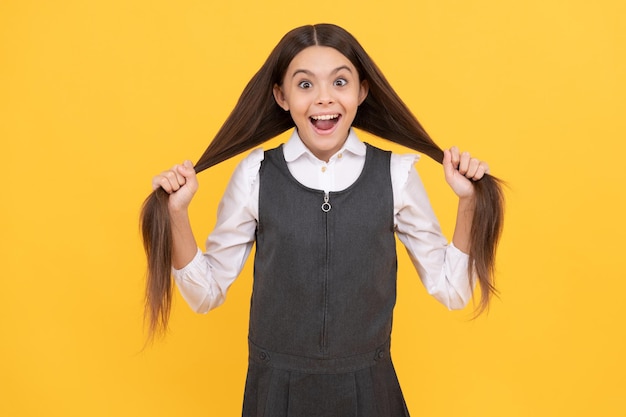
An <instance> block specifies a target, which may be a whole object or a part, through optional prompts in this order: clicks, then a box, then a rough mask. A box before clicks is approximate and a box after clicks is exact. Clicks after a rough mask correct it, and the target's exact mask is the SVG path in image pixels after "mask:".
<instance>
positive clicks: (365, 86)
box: [359, 80, 370, 105]
mask: <svg viewBox="0 0 626 417" xmlns="http://www.w3.org/2000/svg"><path fill="white" fill-rule="evenodd" d="M369 91H370V85H369V83H368V82H367V80H363V81H361V88H360V89H359V105H361V103H363V102H364V101H365V99H366V98H367V94H368V93H369Z"/></svg>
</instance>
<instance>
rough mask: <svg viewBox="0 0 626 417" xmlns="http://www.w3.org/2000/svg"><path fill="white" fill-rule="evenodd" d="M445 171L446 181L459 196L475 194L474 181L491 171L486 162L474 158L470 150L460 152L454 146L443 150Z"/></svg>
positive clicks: (465, 196) (464, 196)
mask: <svg viewBox="0 0 626 417" xmlns="http://www.w3.org/2000/svg"><path fill="white" fill-rule="evenodd" d="M443 171H444V174H445V176H446V182H447V183H448V185H450V187H451V188H452V190H453V191H454V193H455V194H456V195H457V196H458V197H459V198H467V197H473V196H474V185H473V184H472V181H478V180H479V179H481V178H482V177H483V176H484V175H485V174H488V173H489V166H488V165H487V163H486V162H483V161H480V160H478V159H476V158H472V157H471V155H470V154H469V152H462V153H461V152H459V148H457V147H456V146H453V147H452V148H450V149H446V150H444V151H443Z"/></svg>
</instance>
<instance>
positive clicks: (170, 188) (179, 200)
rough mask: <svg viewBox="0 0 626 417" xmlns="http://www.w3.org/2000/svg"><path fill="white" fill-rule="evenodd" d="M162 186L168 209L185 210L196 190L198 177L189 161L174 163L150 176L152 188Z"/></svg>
mask: <svg viewBox="0 0 626 417" xmlns="http://www.w3.org/2000/svg"><path fill="white" fill-rule="evenodd" d="M159 187H161V188H163V189H164V190H165V191H166V192H167V193H168V194H169V195H170V198H169V202H168V205H169V208H170V210H175V211H178V210H187V207H189V203H191V199H192V198H193V196H194V195H195V194H196V191H197V190H198V179H197V178H196V171H195V170H194V169H193V163H192V162H191V161H185V162H183V163H182V164H181V165H174V166H173V167H172V169H170V170H167V171H163V172H162V173H160V174H159V175H157V176H155V177H154V178H152V189H153V190H156V189H158V188H159Z"/></svg>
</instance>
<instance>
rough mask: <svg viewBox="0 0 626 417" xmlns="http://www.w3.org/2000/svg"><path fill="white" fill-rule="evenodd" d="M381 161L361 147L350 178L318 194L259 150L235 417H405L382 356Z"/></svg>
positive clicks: (387, 184)
mask: <svg viewBox="0 0 626 417" xmlns="http://www.w3.org/2000/svg"><path fill="white" fill-rule="evenodd" d="M389 163H390V153H389V152H386V151H382V150H380V149H377V148H375V147H372V146H370V145H367V153H366V160H365V165H364V167H363V171H362V173H361V175H360V176H359V178H358V179H357V181H355V183H354V184H352V185H351V186H350V187H349V188H347V189H345V190H343V191H340V192H331V193H329V195H328V196H325V193H324V192H323V191H320V190H314V189H310V188H307V187H305V186H303V185H302V184H300V183H299V182H298V181H297V180H296V179H295V178H294V177H293V176H292V175H291V173H290V172H289V170H288V168H287V163H286V162H285V159H284V156H283V150H282V146H281V147H279V148H276V149H273V150H270V151H267V152H265V158H264V161H263V162H262V164H261V169H260V184H259V186H260V188H259V221H258V227H257V236H256V245H257V248H256V256H255V263H254V284H253V293H252V300H251V308H250V329H249V352H250V355H249V365H248V375H247V379H246V388H245V393H244V404H243V416H244V417H313V416H315V417H400V416H408V415H409V413H408V411H407V408H406V405H405V402H404V398H403V396H402V392H401V390H400V386H399V384H398V379H397V377H396V373H395V371H394V368H393V364H392V362H391V357H390V352H389V347H390V335H391V322H392V314H393V307H394V305H395V301H396V275H397V259H396V248H395V239H394V231H393V228H394V224H393V192H392V187H391V174H390V165H389ZM325 197H327V203H326V204H324V203H325ZM323 205H324V206H323ZM322 206H323V207H322Z"/></svg>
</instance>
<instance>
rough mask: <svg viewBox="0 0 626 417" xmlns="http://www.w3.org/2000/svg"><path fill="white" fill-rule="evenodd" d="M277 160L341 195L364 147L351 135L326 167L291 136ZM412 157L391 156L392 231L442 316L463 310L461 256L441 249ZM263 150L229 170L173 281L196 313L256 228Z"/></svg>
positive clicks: (240, 259)
mask: <svg viewBox="0 0 626 417" xmlns="http://www.w3.org/2000/svg"><path fill="white" fill-rule="evenodd" d="M283 152H284V155H285V160H286V161H287V166H288V168H289V171H290V172H291V174H292V175H293V176H294V177H295V178H296V179H297V180H298V181H299V182H300V183H302V184H303V185H305V186H307V187H309V188H314V189H319V190H324V191H327V192H331V191H341V190H344V189H346V188H347V187H349V186H350V185H351V184H352V183H353V182H354V181H356V179H357V178H358V176H359V175H360V173H361V171H362V169H363V166H364V164H365V153H366V146H365V144H364V143H363V142H361V141H360V140H359V139H358V138H357V136H356V134H355V132H354V131H353V130H351V131H350V134H349V136H348V139H347V140H346V142H345V144H344V146H343V147H342V148H341V150H340V151H339V152H337V153H336V154H335V155H334V156H333V157H332V158H330V160H329V161H328V162H324V161H321V160H319V159H317V158H316V157H315V156H314V155H313V154H312V153H311V152H310V151H309V150H308V148H307V147H306V146H305V145H304V143H303V142H302V140H301V139H300V137H299V136H298V133H297V131H296V130H295V129H294V132H293V134H292V136H291V138H290V139H289V141H288V142H287V143H286V144H285V145H284V147H283ZM418 159H419V156H418V155H412V154H403V155H399V154H392V156H391V181H392V187H393V200H394V224H395V230H396V234H397V236H398V239H399V240H400V241H401V242H402V243H403V244H404V246H405V247H406V249H407V251H408V253H409V256H410V258H411V260H412V262H413V265H414V266H415V269H416V270H417V273H418V275H419V277H420V279H421V281H422V283H423V285H424V287H425V288H426V290H427V291H428V293H429V294H431V295H433V296H434V297H435V298H436V299H437V300H439V301H440V302H441V303H442V304H443V305H445V306H446V307H447V308H449V309H461V308H463V307H465V306H466V305H467V303H468V302H469V300H470V298H471V296H472V288H473V285H471V284H470V281H469V279H468V275H467V265H468V255H467V254H465V253H463V252H461V251H460V250H459V249H457V248H456V247H455V246H454V245H453V244H452V243H448V241H447V239H446V238H445V237H444V236H443V234H442V232H441V228H440V226H439V222H438V221H437V218H436V217H435V214H434V212H433V210H432V207H431V206H430V202H429V201H428V197H427V195H426V190H425V189H424V186H423V184H422V181H421V179H420V177H419V175H418V174H417V171H416V170H415V169H414V167H413V165H414V164H415V162H417V160H418ZM261 161H263V149H260V148H259V149H255V150H254V151H252V152H251V153H250V154H249V155H248V156H247V157H246V158H245V159H243V160H242V161H241V162H240V163H239V165H238V166H237V168H236V169H235V171H234V173H233V176H232V178H231V179H230V182H229V184H228V187H227V189H226V191H225V193H224V196H223V197H222V200H221V202H220V205H219V208H218V213H217V223H216V226H215V229H214V230H213V232H211V234H210V235H209V237H208V238H207V241H206V252H204V253H203V252H202V251H201V250H200V249H198V252H197V253H196V256H195V257H194V259H193V260H192V261H191V262H190V263H189V264H187V265H186V266H184V267H183V268H182V269H178V270H177V269H174V270H173V275H174V280H175V282H176V285H177V286H178V288H179V290H180V292H181V294H182V296H183V298H184V299H185V300H186V301H187V303H188V304H189V306H190V307H191V308H192V309H193V310H194V311H196V312H198V313H206V312H208V311H209V310H211V309H213V308H215V307H217V306H219V305H221V304H222V303H223V302H224V300H225V298H226V292H227V291H228V288H229V287H230V285H231V284H232V283H233V282H234V280H235V278H237V276H238V275H239V273H240V272H241V270H242V269H243V266H244V264H245V262H246V260H247V258H248V256H249V254H250V251H251V249H252V245H253V244H254V239H255V231H256V225H257V220H258V212H259V210H258V203H259V168H260V166H261Z"/></svg>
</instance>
